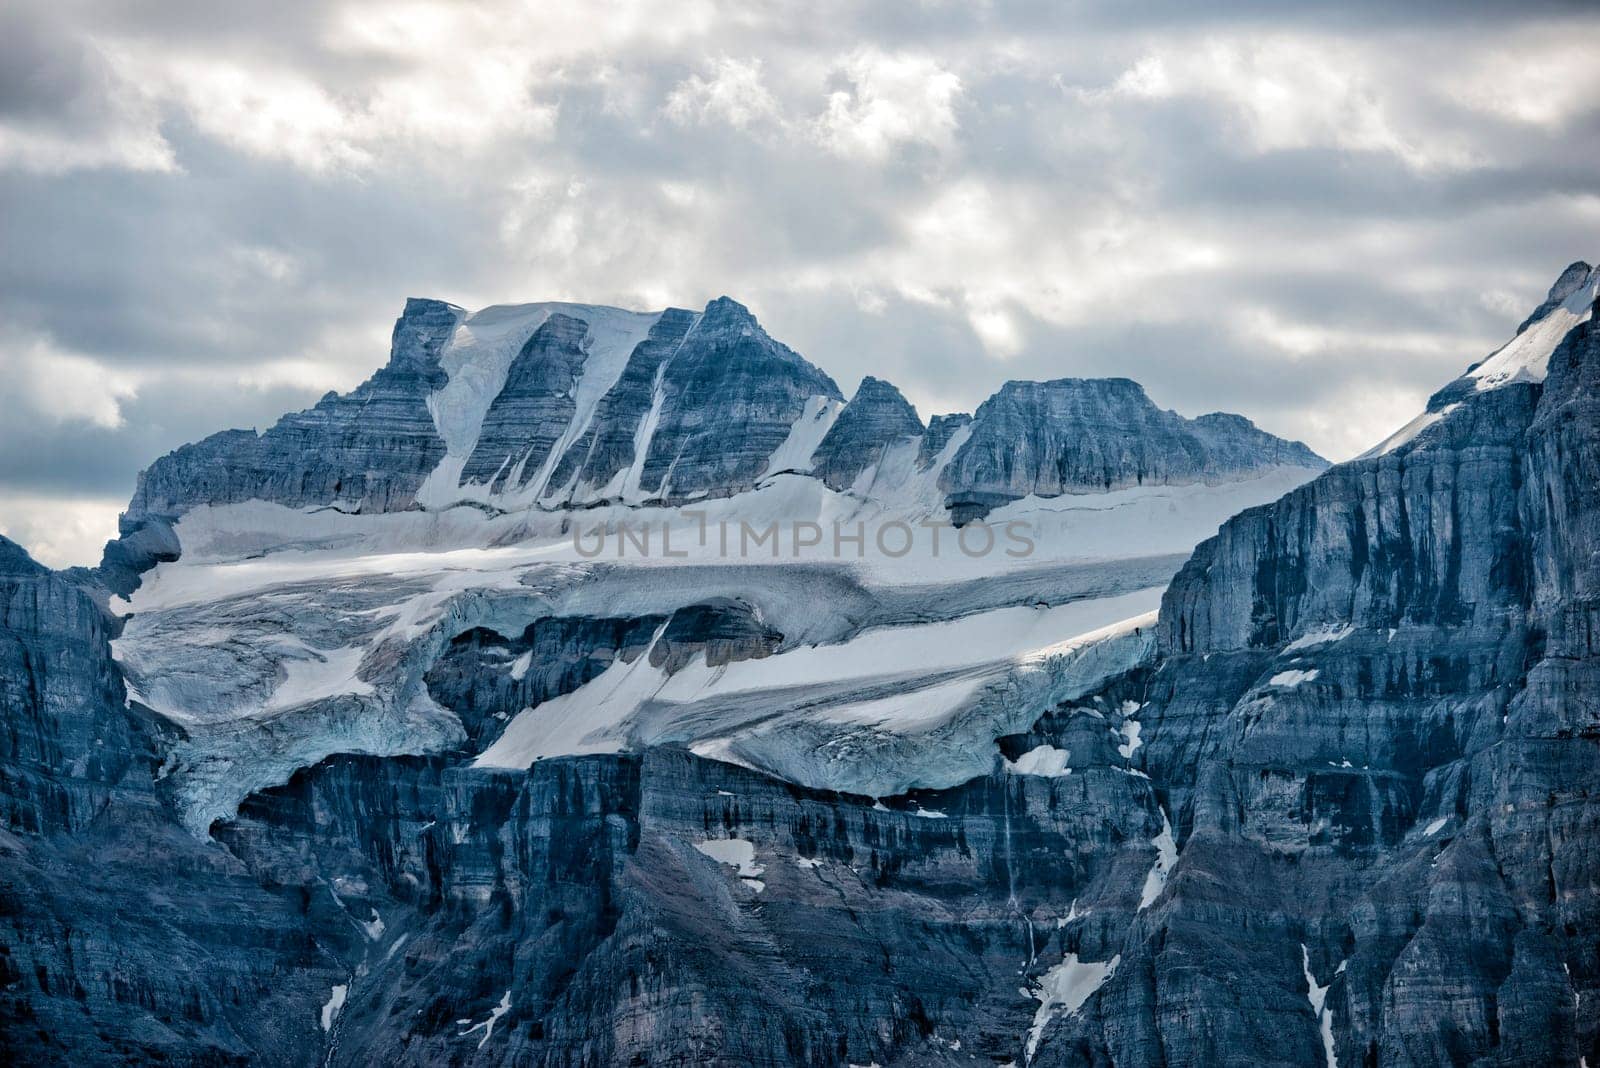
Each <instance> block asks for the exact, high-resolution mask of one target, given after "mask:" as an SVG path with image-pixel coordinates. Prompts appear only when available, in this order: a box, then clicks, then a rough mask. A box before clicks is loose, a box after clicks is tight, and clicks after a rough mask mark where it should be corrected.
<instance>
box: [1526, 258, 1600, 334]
mask: <svg viewBox="0 0 1600 1068" xmlns="http://www.w3.org/2000/svg"><path fill="white" fill-rule="evenodd" d="M1592 270H1594V268H1593V267H1590V266H1589V265H1588V264H1587V263H1585V262H1584V261H1583V260H1578V261H1577V262H1575V263H1571V264H1568V265H1567V269H1566V270H1564V271H1562V272H1561V277H1559V278H1557V279H1556V281H1555V285H1553V286H1551V287H1550V292H1549V294H1547V295H1546V296H1545V298H1544V303H1543V304H1541V305H1539V306H1538V307H1537V308H1535V309H1533V314H1532V315H1530V316H1528V317H1527V318H1526V319H1524V320H1522V325H1520V326H1518V327H1517V333H1519V334H1520V333H1522V332H1523V331H1524V330H1526V329H1528V327H1530V326H1532V325H1533V324H1534V323H1536V322H1538V321H1539V320H1540V319H1543V318H1544V317H1545V316H1546V315H1549V314H1550V313H1551V312H1553V311H1555V310H1556V308H1557V307H1559V306H1560V305H1561V303H1562V302H1563V301H1565V300H1566V299H1567V298H1568V297H1570V296H1572V294H1574V293H1576V292H1577V291H1578V288H1579V287H1580V286H1582V285H1583V283H1584V282H1586V281H1588V279H1589V272H1590V271H1592Z"/></svg>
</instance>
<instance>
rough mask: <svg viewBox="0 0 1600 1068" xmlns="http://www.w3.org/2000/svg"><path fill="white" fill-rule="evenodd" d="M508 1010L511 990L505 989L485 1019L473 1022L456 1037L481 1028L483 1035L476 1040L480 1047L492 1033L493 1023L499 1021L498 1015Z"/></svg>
mask: <svg viewBox="0 0 1600 1068" xmlns="http://www.w3.org/2000/svg"><path fill="white" fill-rule="evenodd" d="M509 1011H511V991H510V990H507V991H506V992H505V993H504V994H501V995H500V1003H499V1004H498V1005H496V1006H495V1007H494V1008H492V1009H490V1010H489V1018H488V1019H487V1020H485V1021H483V1022H482V1023H479V1024H473V1025H472V1026H471V1027H469V1028H467V1029H466V1030H465V1031H463V1032H461V1033H460V1034H459V1035H457V1036H456V1037H457V1038H466V1037H467V1036H468V1035H470V1034H472V1032H474V1031H477V1030H482V1031H483V1037H482V1038H480V1039H479V1040H478V1048H479V1049H482V1048H483V1046H484V1043H486V1042H488V1041H489V1036H490V1035H492V1034H494V1025H495V1024H496V1023H498V1022H499V1020H500V1017H502V1016H504V1015H505V1014H506V1013H507V1012H509Z"/></svg>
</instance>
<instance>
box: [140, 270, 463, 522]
mask: <svg viewBox="0 0 1600 1068" xmlns="http://www.w3.org/2000/svg"><path fill="white" fill-rule="evenodd" d="M462 315H463V312H462V311H461V309H460V308H457V307H455V306H454V305H451V304H446V303H444V302H443V301H437V300H417V299H412V300H409V301H407V302H406V308H405V312H404V313H403V314H402V315H401V316H400V318H399V320H398V321H397V322H396V323H395V326H394V340H393V343H392V345H391V348H390V355H389V362H388V364H387V365H385V366H384V367H383V369H382V370H380V371H378V372H377V373H376V374H374V375H373V376H372V377H371V378H369V379H367V381H365V382H363V383H362V384H361V385H360V386H358V387H356V389H355V390H353V391H352V392H350V393H348V394H345V395H343V396H341V395H339V394H336V393H330V394H328V395H327V396H326V397H323V398H322V400H320V401H319V402H317V406H316V407H315V408H312V409H310V410H308V411H304V412H298V413H296V414H294V415H287V416H284V417H283V418H282V419H280V420H279V421H278V422H277V424H276V425H274V426H273V427H271V428H270V429H268V430H267V431H266V432H264V433H262V434H259V435H258V434H256V433H255V432H254V431H250V430H228V431H224V432H223V433H221V434H214V435H212V436H211V437H209V438H206V439H205V440H204V441H201V442H197V443H196V444H194V445H185V446H184V447H183V448H181V449H178V450H177V451H176V452H173V453H170V454H168V455H167V456H164V457H162V458H161V459H160V460H158V461H156V462H155V463H154V464H152V465H151V466H150V469H149V470H147V471H145V472H144V473H143V474H142V475H140V476H139V488H138V490H137V491H136V492H135V493H134V497H133V501H132V502H131V503H130V504H129V505H128V517H129V519H130V520H138V519H143V518H146V517H150V516H168V517H170V516H177V515H179V514H181V513H183V512H185V511H187V510H189V509H190V508H192V507H194V506H196V505H199V504H232V503H236V502H238V501H246V500H250V499H252V498H259V499H262V500H273V501H280V502H282V503H285V504H289V505H292V506H301V505H319V504H329V505H335V506H337V507H340V508H342V509H344V510H346V511H356V512H362V511H366V512H370V511H399V510H402V509H405V508H408V507H411V505H412V503H413V501H414V498H415V495H416V492H417V489H418V488H419V487H420V486H421V485H422V482H423V480H424V479H426V478H427V476H428V473H429V472H430V471H432V470H433V469H434V467H436V466H437V465H438V463H439V461H440V460H442V459H443V458H444V453H445V445H444V441H443V439H442V438H440V436H439V433H438V431H437V430H436V429H435V426H434V421H433V416H432V414H431V413H430V412H429V410H428V403H427V400H428V396H429V394H430V393H432V392H433V391H434V390H437V389H439V388H440V387H441V386H443V385H444V384H445V382H446V381H447V380H448V376H447V375H446V374H445V372H444V370H443V369H442V368H441V367H440V366H439V355H440V351H441V350H442V349H443V347H444V346H445V344H446V342H448V341H449V339H450V336H451V334H452V333H453V332H454V331H455V328H456V324H457V323H458V322H459V321H460V319H461V316H462Z"/></svg>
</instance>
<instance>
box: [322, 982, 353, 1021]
mask: <svg viewBox="0 0 1600 1068" xmlns="http://www.w3.org/2000/svg"><path fill="white" fill-rule="evenodd" d="M349 992H350V984H349V983H335V984H334V986H333V992H332V993H331V994H329V995H328V1001H327V1003H326V1004H324V1005H323V1006H322V1029H323V1030H324V1031H332V1030H333V1021H334V1020H336V1019H338V1018H339V1012H340V1010H341V1009H343V1008H344V999H345V995H346V994H348V993H349Z"/></svg>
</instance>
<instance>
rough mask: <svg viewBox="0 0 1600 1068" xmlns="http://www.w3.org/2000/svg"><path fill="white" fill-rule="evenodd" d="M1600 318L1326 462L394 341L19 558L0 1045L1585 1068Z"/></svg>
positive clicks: (1, 784)
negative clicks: (112, 536) (296, 403)
mask: <svg viewBox="0 0 1600 1068" xmlns="http://www.w3.org/2000/svg"><path fill="white" fill-rule="evenodd" d="M1597 297H1600V272H1597V271H1594V270H1592V269H1591V268H1589V267H1588V265H1586V264H1575V265H1574V266H1573V267H1571V268H1569V269H1568V270H1567V271H1566V272H1564V273H1563V274H1562V276H1561V278H1560V280H1558V282H1557V284H1556V286H1555V287H1554V288H1553V289H1552V290H1551V292H1550V297H1549V299H1548V300H1547V301H1545V302H1544V304H1542V305H1541V306H1540V308H1539V309H1538V310H1537V311H1536V312H1535V314H1534V315H1533V316H1532V317H1530V318H1529V320H1528V321H1527V322H1525V323H1523V324H1522V326H1521V328H1520V329H1519V330H1518V332H1517V334H1516V336H1515V337H1514V338H1513V339H1512V340H1511V341H1510V342H1509V343H1508V344H1507V345H1506V346H1505V347H1503V348H1502V349H1500V350H1499V351H1498V352H1496V353H1495V354H1493V355H1492V356H1491V357H1490V358H1489V359H1488V360H1486V361H1484V362H1483V363H1481V364H1478V365H1475V366H1474V367H1473V368H1472V369H1470V370H1469V371H1468V372H1467V373H1466V375H1464V376H1463V377H1462V378H1461V379H1459V380H1457V381H1456V382H1454V383H1451V384H1450V385H1448V386H1447V387H1446V388H1445V389H1444V390H1442V391H1441V392H1440V393H1439V394H1437V395H1436V396H1435V397H1434V398H1433V399H1432V400H1431V401H1430V402H1429V405H1428V409H1427V411H1426V412H1425V413H1423V414H1422V415H1421V416H1419V418H1418V419H1417V420H1415V421H1413V423H1412V424H1411V425H1410V426H1408V427H1407V428H1405V429H1403V430H1402V431H1401V432H1399V433H1397V434H1396V435H1394V436H1393V437H1391V438H1390V439H1389V440H1388V441H1386V442H1383V443H1380V445H1379V446H1378V447H1376V448H1375V449H1374V450H1373V451H1372V452H1371V453H1369V454H1367V455H1365V456H1363V457H1360V458H1358V459H1356V460H1354V461H1351V462H1349V463H1345V464H1340V465H1336V466H1334V467H1332V468H1329V469H1327V470H1322V468H1323V467H1324V466H1325V465H1323V464H1322V463H1321V462H1320V461H1318V460H1317V458H1316V457H1314V456H1313V455H1311V454H1310V453H1309V452H1307V451H1306V450H1305V449H1304V447H1303V446H1298V445H1296V444H1294V443H1289V442H1284V441H1282V440H1279V439H1276V438H1272V437H1271V436H1269V435H1266V434H1263V433H1262V432H1261V431H1259V430H1257V429H1256V428H1254V427H1252V426H1250V425H1249V424H1248V423H1247V422H1246V421H1244V420H1242V419H1240V418H1239V417H1236V416H1225V415H1212V416H1202V417H1201V418H1199V419H1194V420H1188V419H1184V418H1182V417H1180V416H1177V415H1176V414H1174V413H1170V412H1162V411H1160V410H1159V409H1157V408H1156V407H1155V406H1154V405H1152V404H1151V403H1150V401H1149V400H1148V398H1147V397H1146V396H1145V395H1144V393H1143V391H1142V390H1141V389H1140V388H1139V387H1138V386H1137V385H1135V384H1133V383H1131V382H1126V381H1124V380H1107V381H1083V380H1073V379H1063V380H1059V381H1055V382H1045V383H1008V384H1007V385H1005V386H1004V387H1002V389H1001V390H1000V391H999V392H998V393H997V394H996V395H995V396H994V397H992V398H991V399H990V400H989V401H987V402H986V403H985V404H984V405H982V406H981V407H980V408H979V409H978V410H977V412H975V413H974V414H973V415H972V416H971V417H970V418H969V417H967V416H964V415H963V416H939V417H935V418H934V419H932V420H930V421H929V422H927V423H926V424H925V423H924V422H923V421H922V419H921V418H920V416H919V415H918V413H916V412H915V410H914V409H912V408H911V406H910V405H909V404H907V403H906V401H905V399H904V398H903V397H902V396H901V395H900V393H899V391H898V390H896V389H895V388H894V387H893V386H892V385H890V384H888V383H886V382H882V381H880V380H877V379H871V378H869V379H867V380H865V381H864V382H863V383H862V385H861V387H860V389H859V390H858V391H857V393H856V395H855V396H854V397H852V398H851V399H850V400H849V401H848V402H845V400H844V398H843V397H842V396H841V394H840V392H839V390H838V389H837V388H836V387H835V386H834V384H833V383H832V381H831V380H829V379H828V377H827V376H826V375H825V374H824V373H823V372H821V371H820V370H818V369H817V368H816V367H814V366H812V365H811V364H809V363H807V362H805V361H804V360H803V359H801V358H800V357H799V356H798V355H796V354H795V353H793V352H792V351H790V350H788V349H787V348H785V347H784V346H782V345H781V344H779V343H778V342H776V341H773V340H772V339H770V338H768V337H767V336H766V335H765V333H763V332H762V331H761V329H760V327H759V325H758V324H756V322H755V321H754V319H753V318H752V317H750V315H749V313H748V312H746V311H745V310H744V309H743V308H741V307H740V306H739V305H737V304H735V303H734V302H732V301H728V300H726V299H723V300H719V301H714V302H713V303H712V304H711V305H709V306H708V307H707V308H706V310H705V311H704V312H702V313H699V314H694V313H690V312H680V311H670V310H669V311H667V312H663V313H660V314H659V315H640V314H637V313H629V312H619V311H615V310H613V309H598V308H589V307H581V306H576V305H526V306H519V307H516V308H492V309H485V310H484V311H481V312H478V313H475V314H472V315H468V314H467V313H465V312H463V311H462V310H460V309H457V308H454V307H452V306H450V305H445V304H441V303H438V302H432V301H412V302H410V303H409V304H408V305H407V308H406V312H405V314H404V315H403V316H402V318H401V320H400V322H399V323H398V324H397V327H396V331H395V340H394V346H393V351H392V354H391V358H390V360H389V363H388V364H387V365H386V366H385V367H384V368H383V369H382V370H381V371H379V372H378V373H377V374H376V375H374V376H373V377H372V378H371V379H370V380H369V381H368V382H366V383H365V384H363V385H362V386H361V387H359V388H358V389H357V390H355V391H354V392H352V393H351V394H349V395H347V396H343V397H339V396H330V397H328V398H324V400H323V401H322V402H321V403H319V404H318V405H317V406H316V407H315V408H314V409H312V410H311V411H309V412H305V413H300V414H297V415H292V416H288V417H286V418H285V419H284V420H282V421H281V422H280V423H279V424H277V425H276V426H274V427H273V428H271V429H269V430H267V431H266V432H264V433H262V434H259V435H258V434H256V433H254V432H249V431H245V432H239V431H235V432H229V433H226V434H222V435H217V436H215V437H212V438H209V439H207V440H206V441H203V442H200V443H198V444H196V445H193V446H188V447H186V448H184V449H180V450H178V451H177V452H176V453H174V454H172V455H170V456H168V457H166V458H163V459H162V460H159V461H157V462H156V463H155V464H154V465H152V467H151V468H150V469H149V470H148V471H147V472H146V473H145V475H144V477H143V478H142V479H141V481H140V485H139V488H138V491H137V494H136V496H135V498H134V501H133V503H132V504H131V506H130V509H129V512H128V515H127V516H126V518H125V524H124V536H123V537H122V538H121V539H120V540H119V541H118V542H116V543H113V544H112V545H111V546H109V547H108V550H107V554H106V561H105V564H104V565H103V567H102V568H101V569H99V571H98V572H95V573H83V574H72V573H55V572H50V571H48V570H46V569H44V568H41V567H39V566H38V565H36V564H34V563H33V562H32V561H31V560H28V559H27V557H26V554H24V553H22V552H21V551H20V550H19V549H17V548H16V547H14V546H11V545H9V543H3V542H0V612H3V616H0V621H3V623H4V627H5V631H4V634H5V639H6V640H5V643H4V644H3V645H0V665H3V666H4V668H5V672H4V675H3V678H4V680H5V683H6V687H7V688H6V689H5V690H4V691H3V696H4V700H5V712H6V727H7V732H6V735H5V739H6V748H5V749H4V750H3V751H0V771H3V772H4V774H3V775H0V801H3V803H4V808H3V812H4V815H5V819H6V828H7V831H6V833H5V834H3V835H0V856H3V857H4V858H5V864H4V865H3V866H0V900H4V901H5V902H6V903H7V906H8V907H7V908H6V909H5V910H3V911H0V924H3V926H0V932H3V945H4V948H5V950H6V953H5V955H4V957H3V958H0V959H3V961H4V967H3V971H0V978H3V983H4V985H3V988H0V993H3V996H4V998H5V999H6V1001H5V1004H6V1006H7V1008H8V1010H10V1011H9V1012H8V1015H9V1016H10V1017H12V1018H16V1019H26V1020H27V1021H28V1024H27V1026H26V1027H23V1026H8V1028H7V1031H6V1037H7V1038H8V1040H9V1042H8V1045H9V1046H10V1048H11V1049H13V1050H14V1051H16V1056H17V1057H18V1059H20V1060H23V1061H25V1062H42V1063H51V1062H55V1061H62V1060H66V1059H67V1054H66V1052H65V1051H69V1050H70V1051H72V1057H73V1058H74V1059H76V1060H79V1061H81V1060H84V1059H92V1060H97V1061H125V1062H145V1061H149V1060H153V1059H158V1058H160V1059H166V1060H171V1061H177V1062H189V1063H193V1062H201V1061H211V1062H216V1061H227V1060H233V1061H250V1062H257V1063H284V1064H301V1063H307V1062H310V1061H322V1062H325V1063H335V1064H343V1063H362V1064H366V1063H374V1062H382V1063H418V1064H432V1063H441V1062H448V1063H478V1062H481V1063H528V1064H547V1065H558V1064H642V1063H708V1064H730V1065H731V1064H740V1065H748V1064H763V1065H789V1064H805V1065H836V1064H842V1063H854V1064H868V1063H878V1064H882V1065H930V1064H931V1065H956V1064H970V1063H988V1064H1001V1063H1007V1062H1011V1063H1018V1064H1020V1063H1029V1064H1035V1065H1066V1064H1155V1063H1174V1064H1238V1065H1246V1064H1248V1065H1258V1064H1285V1065H1287V1064H1317V1065H1330V1066H1331V1065H1334V1064H1345V1065H1350V1064H1363V1063H1367V1064H1407V1065H1434V1064H1439V1065H1442V1064H1464V1063H1478V1064H1503V1065H1513V1064H1516V1065H1535V1064H1537V1065H1543V1064H1577V1063H1580V1061H1581V1060H1582V1059H1584V1058H1588V1059H1590V1060H1591V1061H1592V1060H1593V1059H1594V1058H1595V1057H1596V1056H1600V1012H1596V1011H1595V1005H1596V1004H1597V999H1600V957H1597V947H1600V852H1597V850H1596V845H1595V844H1596V842H1597V841H1600V837H1597V831H1600V802H1597V801H1596V799H1595V797H1596V795H1595V793H1594V790H1593V783H1594V782H1595V781H1596V780H1597V777H1600V711H1597V706H1596V703H1595V700H1594V694H1595V693H1596V692H1600V655H1597V652H1596V647H1595V642H1594V641H1593V634H1594V633H1595V632H1596V628H1597V625H1600V598H1597V593H1596V591H1597V590H1600V576H1597V575H1596V574H1595V573H1594V572H1595V566H1596V560H1597V559H1600V556H1597V546H1600V493H1597V491H1596V488H1595V487H1596V486H1597V485H1600V400H1597V398H1600V332H1597V329H1596V327H1595V324H1594V322H1593V320H1592V316H1593V308H1594V305H1595V301H1596V299H1597ZM1230 517H1231V518H1230ZM1012 524H1015V526H1012ZM1219 527H1220V529H1219ZM769 530H771V531H772V532H773V533H772V535H771V537H772V540H771V541H768V540H765V537H764V536H765V535H766V534H767V532H768V531H769ZM747 531H748V532H749V533H747ZM751 534H755V535H762V536H763V537H762V540H757V541H755V542H754V543H753V544H752V543H751V542H750V541H749V540H748V539H749V538H750V536H751ZM725 535H726V536H727V537H729V538H731V539H732V548H731V549H729V548H725V547H724V544H723V540H722V539H723V537H724V536H725ZM980 535H981V536H989V537H993V538H994V539H995V542H996V544H995V546H994V547H993V548H992V549H991V550H990V551H986V552H972V551H968V550H972V549H974V548H975V544H974V542H975V539H977V538H978V537H979V536H980ZM841 536H842V539H843V540H842V541H840V542H839V543H837V544H836V543H835V538H838V537H841ZM963 536H965V538H966V539H967V541H966V543H965V544H963V541H962V538H963ZM640 539H644V540H645V541H647V542H648V545H649V548H648V549H646V548H644V547H643V543H642V542H641V540H640ZM813 539H815V540H813ZM851 539H855V540H851ZM1023 543H1027V544H1028V545H1029V548H1028V550H1027V551H1021V546H1022V545H1023ZM596 547H598V548H596ZM902 547H904V551H903V552H902V551H900V550H901V549H902ZM1007 548H1013V549H1017V550H1018V551H1017V552H1016V553H1015V554H1008V553H1007V552H1006V551H1005V550H1006V549H1007ZM858 549H859V551H858ZM174 947H181V948H180V949H179V950H177V951H175V950H174Z"/></svg>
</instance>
